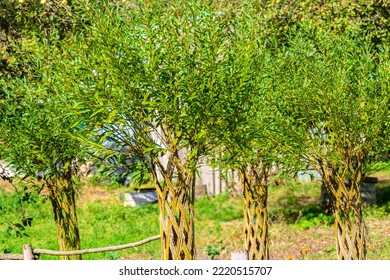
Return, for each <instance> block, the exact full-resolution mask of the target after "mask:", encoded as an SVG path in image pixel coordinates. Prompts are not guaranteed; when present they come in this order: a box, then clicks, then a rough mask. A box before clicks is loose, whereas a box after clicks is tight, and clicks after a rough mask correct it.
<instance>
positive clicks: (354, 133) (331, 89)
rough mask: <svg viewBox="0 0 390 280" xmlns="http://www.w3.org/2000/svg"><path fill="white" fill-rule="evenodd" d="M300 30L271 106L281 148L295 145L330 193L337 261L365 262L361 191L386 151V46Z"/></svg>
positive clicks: (286, 51)
mask: <svg viewBox="0 0 390 280" xmlns="http://www.w3.org/2000/svg"><path fill="white" fill-rule="evenodd" d="M356 35H357V34H353V33H346V34H335V33H332V32H330V31H328V32H321V31H319V30H316V29H313V28H310V27H305V26H301V31H298V32H295V33H293V34H290V36H289V39H288V45H287V46H285V48H284V49H283V52H281V53H282V57H281V59H280V64H279V65H280V66H281V67H280V68H279V70H278V72H279V76H276V78H275V86H276V87H277V88H278V89H279V90H277V91H276V92H277V93H278V96H277V98H276V99H275V100H274V101H275V102H273V103H272V105H270V106H273V108H274V109H275V111H274V113H273V114H274V115H275V116H277V115H280V116H283V118H284V119H285V121H284V122H280V123H279V124H278V127H279V129H281V130H283V131H284V132H283V134H284V135H285V139H286V141H285V142H284V143H283V144H284V145H287V146H288V145H291V143H295V145H296V144H299V145H301V146H302V148H303V149H304V152H303V153H302V154H301V156H302V159H303V160H304V161H305V162H306V163H308V164H309V166H311V168H313V169H315V170H317V171H318V172H319V173H320V175H321V177H322V180H323V183H324V185H325V186H326V189H327V191H328V192H329V194H330V198H331V203H332V210H333V215H334V217H335V227H334V235H335V239H336V248H337V256H338V258H339V259H366V258H367V251H366V242H367V241H366V240H367V233H366V228H365V225H364V221H363V214H362V209H361V204H362V202H361V195H360V187H361V182H362V179H363V177H364V168H365V167H366V165H367V164H369V161H368V159H369V157H370V156H371V155H372V154H376V153H380V151H383V149H385V148H386V147H387V148H388V147H389V137H388V133H389V121H388V116H389V113H388V112H389V106H390V99H389V98H390V95H389V73H390V72H389V57H388V46H386V45H384V46H382V48H381V50H380V51H379V52H377V51H376V50H374V47H373V44H372V43H371V42H370V40H369V38H367V37H364V36H363V37H362V36H360V35H357V36H356Z"/></svg>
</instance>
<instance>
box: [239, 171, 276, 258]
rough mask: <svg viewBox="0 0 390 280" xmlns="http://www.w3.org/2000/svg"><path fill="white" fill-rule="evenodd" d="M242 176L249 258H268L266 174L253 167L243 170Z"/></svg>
mask: <svg viewBox="0 0 390 280" xmlns="http://www.w3.org/2000/svg"><path fill="white" fill-rule="evenodd" d="M251 173H252V174H251ZM263 175H266V174H263ZM241 178H242V181H243V193H244V231H245V249H246V250H247V251H248V259H249V260H267V259H269V248H268V211H267V196H268V189H267V187H268V186H267V180H266V176H265V177H262V175H261V174H260V173H258V172H256V171H255V170H253V169H252V171H251V172H247V171H243V172H241Z"/></svg>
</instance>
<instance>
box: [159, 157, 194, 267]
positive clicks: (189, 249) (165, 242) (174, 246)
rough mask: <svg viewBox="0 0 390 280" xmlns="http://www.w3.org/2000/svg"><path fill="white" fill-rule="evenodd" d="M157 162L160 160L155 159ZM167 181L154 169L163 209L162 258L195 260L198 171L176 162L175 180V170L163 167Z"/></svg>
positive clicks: (161, 213)
mask: <svg viewBox="0 0 390 280" xmlns="http://www.w3.org/2000/svg"><path fill="white" fill-rule="evenodd" d="M156 162H157V161H156ZM157 166H160V172H161V173H162V176H163V178H164V182H158V180H157V174H156V172H152V177H153V180H154V182H155V184H156V189H157V193H158V204H159V209H160V235H161V248H162V259H163V260H194V259H196V251H195V228H194V189H195V172H193V171H191V172H187V171H186V170H185V169H183V166H181V165H176V170H177V177H178V178H177V180H175V181H173V176H172V174H173V172H172V170H171V171H169V172H167V170H169V169H170V168H167V169H164V168H161V165H160V164H159V163H158V162H157Z"/></svg>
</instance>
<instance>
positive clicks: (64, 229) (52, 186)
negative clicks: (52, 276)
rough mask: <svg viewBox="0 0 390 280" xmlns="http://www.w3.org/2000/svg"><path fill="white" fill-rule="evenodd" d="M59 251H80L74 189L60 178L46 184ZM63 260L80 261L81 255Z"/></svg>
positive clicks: (69, 183) (63, 257) (68, 182)
mask: <svg viewBox="0 0 390 280" xmlns="http://www.w3.org/2000/svg"><path fill="white" fill-rule="evenodd" d="M47 186H48V189H49V193H50V196H49V199H50V202H51V205H52V209H53V214H54V221H55V224H56V229H57V237H58V243H59V249H60V251H73V250H80V249H81V248H80V234H79V228H78V221H77V214H76V200H75V195H76V193H75V189H74V185H73V183H72V182H71V180H67V179H64V178H61V179H59V180H51V181H50V182H48V183H47ZM61 259H63V260H69V259H73V260H81V255H75V256H61Z"/></svg>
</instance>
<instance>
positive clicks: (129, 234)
mask: <svg viewBox="0 0 390 280" xmlns="http://www.w3.org/2000/svg"><path fill="white" fill-rule="evenodd" d="M389 187H390V186H382V187H381V188H380V189H379V190H378V193H377V195H378V198H379V201H380V203H378V204H377V205H375V206H370V207H369V206H365V207H364V208H363V211H364V216H365V220H366V221H367V224H368V228H369V258H370V259H390V237H389V236H390V222H389V220H390V219H389V217H390V197H389V196H388V188H389ZM87 188H89V190H91V191H92V193H93V191H94V190H95V189H94V187H92V186H90V185H89V186H87ZM99 188H100V189H99V190H96V192H97V193H98V192H99V191H100V192H102V191H103V190H104V191H105V195H106V196H109V197H110V199H102V198H101V197H99V196H97V195H96V196H97V197H98V199H91V198H93V197H94V194H92V195H91V194H90V195H89V196H91V197H89V196H86V197H84V198H83V200H82V201H81V202H80V203H79V205H78V209H77V211H78V218H79V228H80V236H81V244H82V248H83V249H86V248H97V247H105V246H112V245H121V244H125V243H132V242H136V241H139V240H142V239H145V238H147V237H150V236H154V235H157V234H159V223H158V206H157V205H156V204H152V205H144V206H140V207H136V208H132V207H124V206H123V202H122V201H120V200H119V199H118V197H119V195H118V194H119V193H120V192H122V191H125V190H126V189H118V188H117V189H112V188H108V187H99ZM127 190H128V189H127ZM319 197H320V185H319V184H318V183H317V184H316V183H310V184H301V183H294V182H288V183H287V184H286V185H283V186H271V187H270V189H269V202H268V207H269V212H270V218H271V219H270V240H271V244H272V246H271V248H270V250H271V252H270V254H271V257H272V256H274V258H276V259H286V258H289V257H290V255H293V256H294V258H304V259H334V258H335V251H334V241H333V233H332V231H333V229H332V228H333V226H332V223H333V218H332V216H331V215H326V214H324V213H323V212H322V209H321V207H320V206H319ZM242 210H243V206H242V197H241V195H229V194H227V193H223V194H220V195H218V196H215V197H207V196H205V197H202V198H200V199H198V200H197V201H196V203H195V212H196V214H195V232H196V245H197V253H198V257H199V258H200V259H207V258H211V257H212V255H213V256H214V254H211V253H210V250H211V249H215V250H216V249H218V255H216V256H215V258H217V259H218V258H219V259H228V258H229V252H230V251H231V250H237V249H242V246H243V223H242V222H243V211H242ZM22 214H24V216H25V217H32V218H33V220H32V224H31V226H28V225H27V226H26V227H25V229H24V230H20V233H21V234H20V236H19V235H17V234H16V232H15V231H12V230H9V225H10V224H9V222H13V223H19V222H20V220H21V217H22ZM0 221H1V224H0V254H1V253H3V252H7V253H14V254H20V253H21V251H22V245H23V244H32V246H33V247H34V248H41V249H52V250H58V245H57V238H56V232H55V225H54V222H53V217H52V212H51V206H50V203H49V201H46V202H44V201H43V200H42V199H40V198H37V197H35V198H31V199H30V200H27V201H23V199H21V198H20V197H19V196H17V195H15V194H12V193H10V192H8V191H4V190H2V189H0ZM307 247H309V248H311V253H309V254H308V255H305V256H301V255H300V253H299V251H300V250H302V249H303V248H307ZM210 248H211V249H210ZM160 256H161V249H160V242H159V241H152V242H150V243H148V244H145V245H142V246H140V247H137V248H132V249H126V250H121V251H115V252H106V253H97V254H86V255H84V256H83V258H84V259H107V260H111V259H112V260H115V259H159V258H160ZM41 259H58V257H51V256H47V255H42V256H41Z"/></svg>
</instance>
